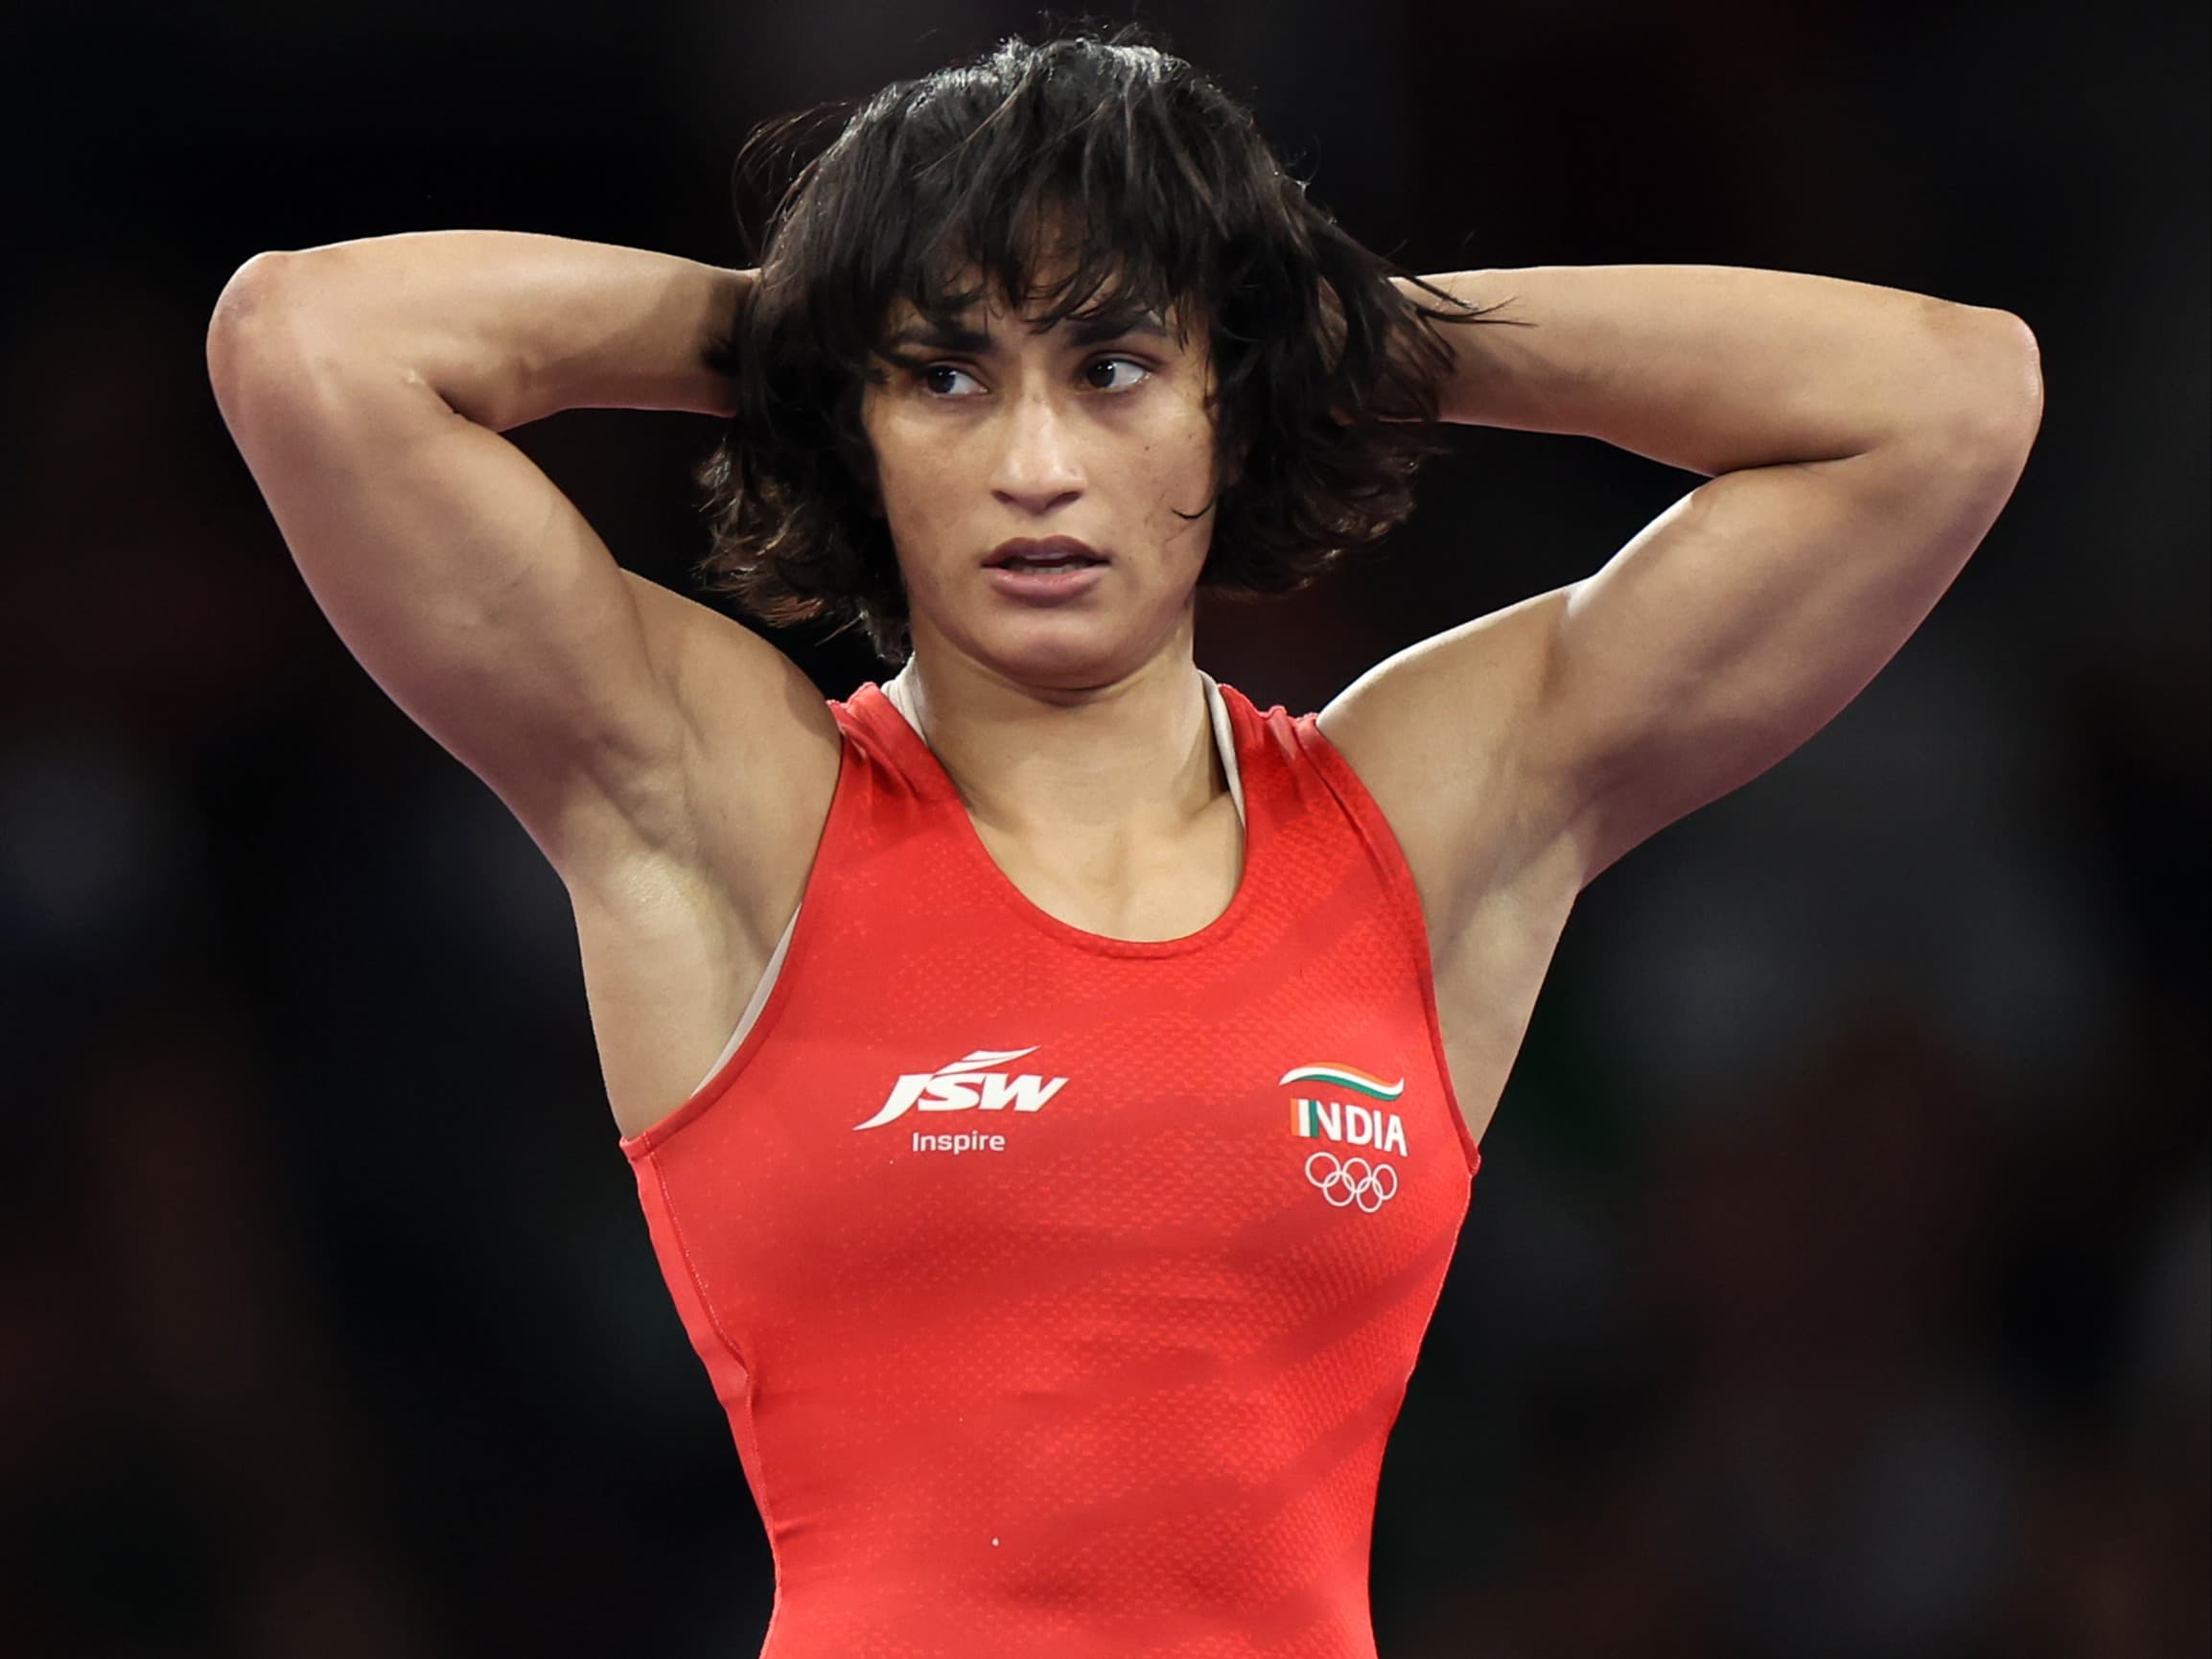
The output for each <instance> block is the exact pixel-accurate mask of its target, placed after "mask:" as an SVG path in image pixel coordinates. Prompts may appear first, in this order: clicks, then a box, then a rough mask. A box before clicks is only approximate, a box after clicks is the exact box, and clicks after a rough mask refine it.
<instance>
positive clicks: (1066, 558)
mask: <svg viewBox="0 0 2212 1659" xmlns="http://www.w3.org/2000/svg"><path fill="white" fill-rule="evenodd" d="M983 562H984V565H985V567H986V568H987V569H990V570H994V571H1016V572H1059V571H1080V570H1086V569H1088V568H1090V567H1091V566H1093V565H1103V564H1106V562H1107V561H1106V555H1105V554H1104V553H1102V552H1099V551H1098V550H1097V549H1094V548H1092V547H1091V546H1090V544H1089V543H1087V542H1080V541H1078V540H1076V538H1075V537H1073V536H1045V537H1043V538H1041V539H1037V540H1032V539H1030V538H1028V537H1016V538H1015V539H1013V540H1012V541H1005V542H1001V543H999V544H998V546H997V547H995V548H993V549H991V552H990V558H988V559H986V560H984V561H983Z"/></svg>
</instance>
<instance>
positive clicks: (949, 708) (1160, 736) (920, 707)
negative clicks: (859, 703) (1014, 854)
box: [897, 627, 1228, 836]
mask: <svg viewBox="0 0 2212 1659" xmlns="http://www.w3.org/2000/svg"><path fill="white" fill-rule="evenodd" d="M931 643H935V642H931ZM897 680H898V682H899V684H900V686H901V688H902V689H904V690H905V691H906V692H907V694H908V697H909V699H910V702H911V705H912V707H913V709H914V712H915V714H916V716H917V718H916V724H917V725H918V726H919V728H920V732H921V736H922V740H923V741H924V742H926V743H927V744H928V745H929V747H930V749H931V750H932V751H933V752H934V753H935V754H936V756H937V759H938V762H939V764H941V765H942V766H943V768H944V770H945V774H946V776H948V777H949V778H951V780H952V782H953V784H954V786H955V787H957V788H958V789H959V791H960V795H961V800H962V802H963V804H964V805H965V806H966V807H967V810H968V813H969V815H970V816H971V817H973V818H974V819H975V820H976V822H977V823H978V824H980V825H984V826H988V827H989V828H991V829H994V830H1002V831H1005V832H1006V833H1009V834H1014V835H1022V836H1028V835H1032V834H1036V835H1044V836H1067V835H1071V834H1077V835H1080V834H1083V833H1084V832H1086V831H1088V832H1091V833H1098V832H1105V833H1107V834H1116V835H1118V834H1122V833H1127V832H1129V831H1131V830H1134V831H1139V832H1142V831H1144V830H1173V829H1176V828H1178V827H1180V826H1181V825H1184V824H1187V823H1188V822H1189V821H1190V820H1191V819H1193V818H1195V817H1196V816H1197V815H1198V814H1199V813H1200V812H1201V811H1203V810H1204V809H1205V808H1206V807H1207V806H1210V805H1211V804H1212V803H1213V802H1214V801H1215V800H1216V799H1218V798H1220V797H1222V796H1224V795H1226V794H1227V792H1228V780H1227V778H1226V776H1225V775H1224V774H1223V772H1222V765H1221V758H1220V756H1219V755H1217V754H1216V753H1215V748H1214V737H1213V730H1212V726H1211V723H1210V719H1209V716H1208V712H1207V707H1206V698H1205V689H1204V682H1203V680H1202V679H1201V678H1200V677H1199V670H1198V666H1197V664H1195V663H1194V662H1193V661H1192V660H1191V635H1190V631H1189V629H1188V628H1187V627H1186V628H1185V629H1183V630H1182V631H1181V632H1180V633H1179V634H1178V636H1177V637H1176V640H1175V641H1174V642H1173V644H1172V646H1171V648H1170V649H1167V650H1164V651H1162V652H1160V653H1159V654H1157V655H1155V656H1154V657H1153V658H1152V659H1150V660H1149V661H1147V662H1146V663H1145V664H1144V665H1143V666H1141V667H1139V668H1138V669H1137V670H1136V671H1135V672H1133V673H1131V674H1129V676H1127V677H1126V678H1124V679H1121V680H1116V681H1113V682H1110V683H1108V684H1106V685H1102V686H1096V687H1086V688H1084V689H1082V690H1074V691H1070V690H1060V689H1043V688H1038V687H1032V686H1024V685H1022V684H1020V683H1019V682H1017V681H1013V680H1011V679H1009V678H1007V677H1006V676H1004V675H1002V674H1000V673H997V672H995V671H993V670H991V669H989V668H986V667H984V666H982V665H979V664H976V663H973V662H969V661H966V660H965V659H963V658H962V657H960V656H959V655H958V653H956V652H954V651H951V650H934V651H933V650H929V649H926V648H924V645H923V643H922V642H921V641H919V640H918V641H917V649H916V652H915V655H914V656H913V657H912V658H911V659H910V660H909V661H908V663H907V665H906V666H905V667H904V668H903V669H901V670H900V671H899V673H898V675H897Z"/></svg>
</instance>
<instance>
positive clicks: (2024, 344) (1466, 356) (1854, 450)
mask: <svg viewBox="0 0 2212 1659" xmlns="http://www.w3.org/2000/svg"><path fill="white" fill-rule="evenodd" d="M1427 280H1428V281H1429V282H1431V283H1432V284H1433V285H1434V286H1435V287H1437V288H1440V289H1442V290H1443V291H1444V292H1447V293H1449V294H1451V295H1453V296H1454V297H1455V298H1456V299H1460V300H1464V301H1469V302H1472V303H1473V304H1475V305H1478V306H1480V307H1483V308H1485V310H1488V308H1491V307H1495V308H1497V309H1496V310H1495V311H1494V312H1493V313H1491V315H1494V316H1495V317H1496V318H1497V319H1498V320H1499V321H1501V322H1503V323H1506V324H1513V323H1521V324H1526V325H1532V326H1524V327H1512V326H1506V327H1495V326H1479V327H1455V326H1447V327H1445V328H1444V330H1443V334H1444V338H1445V339H1446V340H1447V341H1449V342H1450V343H1451V345H1452V347H1453V350H1454V354H1455V360H1456V361H1455V364H1454V367H1453V370H1452V374H1451V376H1450V378H1449V379H1448V380H1447V382H1446V383H1445V385H1444V386H1443V388H1442V399H1441V404H1442V413H1443V416H1444V418H1445V419H1446V420H1448V421H1457V422H1462V423H1465V424H1468V425H1472V426H1497V427H1514V428H1518V429H1520V430H1522V431H1525V432H1573V433H1577V434H1580V435H1582V436H1585V437H1594V438H1602V439H1603V440H1604V441H1605V442H1607V443H1609V444H1614V445H1617V446H1618V447H1619V448H1621V449H1624V450H1633V451H1634V452H1635V453H1636V454H1638V455H1640V456H1649V457H1650V458H1651V459H1653V460H1656V461H1664V462H1665V463H1666V464H1667V465H1668V466H1674V467H1680V468H1682V469H1683V470H1684V471H1686V472H1693V473H1702V474H1704V475H1705V476H1706V477H1708V478H1712V477H1715V476H1717V475H1718V474H1721V473H1733V472H1741V471H1743V470H1744V469H1746V468H1748V467H1766V466H1779V465H1783V464H1786V463H1788V462H1791V461H1828V460H1843V459H1846V458H1848V457H1850V456H1858V455H1864V454H1866V453H1867V452H1868V451H1870V450H1872V449H1874V448H1876V447H1878V446H1880V445H1883V444H1889V443H1899V442H1902V443H1908V444H1916V445H1926V444H1931V443H1933V444H1941V445H1952V444H1956V443H1959V442H1962V441H1963V442H1967V443H1969V444H1980V443H1984V442H1986V441H1989V440H1991V439H1995V440H1997V441H1999V442H2000V444H2003V445H2006V446H2007V447H2011V448H2014V449H2016V450H2018V451H2019V452H2020V453H2021V454H2023V455H2024V453H2025V450H2026V443H2027V440H2028V439H2029V438H2031V437H2033V435H2034V433H2035V430H2036V421H2037V412H2038V411H2039V410H2040V409H2041V405H2042V386H2041V382H2040V379H2039V376H2038V374H2037V352H2036V339H2035V336H2034V335H2032V334H2030V333H2029V332H2028V325H2027V324H2026V323H2024V322H2022V321H2021V320H2020V319H2019V318H2018V317H2016V316H2014V315H2012V314H2011V313H2009V312H2003V311H1989V310H1984V309H1983V308H1981V307H1978V306H1969V305H1954V304H1952V303H1951V302H1950V301H1948V300H1941V299H1931V298H1930V297H1929V296H1927V295H1926V294H1921V293H1907V292H1904V291H1902V290H1901V289H1895V288H1875V287H1874V286H1872V285H1871V284H1868V283H1863V282H1844V281H1840V280H1838V279H1837V278H1834V277H1828V276H1804V275H1800V274H1798V273H1797V272H1794V271H1786V270H1745V269H1739V268H1737V267H1735V266H1722V265H1587V266H1572V265H1569V266H1548V267H1537V268H1535V269H1527V270H1465V271H1455V272H1453V273H1451V274H1449V275H1443V276H1432V277H1430V278H1428V279H1427ZM1406 286H1409V285H1404V284H1401V287H1406ZM1415 297H1425V296H1420V295H1417V294H1416V296H1415Z"/></svg>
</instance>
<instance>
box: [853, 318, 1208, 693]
mask: <svg viewBox="0 0 2212 1659" xmlns="http://www.w3.org/2000/svg"><path fill="white" fill-rule="evenodd" d="M886 351H887V353H888V355H889V356H890V357H891V358H892V359H893V362H890V363H889V364H881V363H878V364H876V365H873V366H874V371H875V372H872V374H871V376H870V381H869V384H868V385H867V386H866V388H865V390H864V392H863V395H862V402H861V424H862V426H863V427H864V428H865V429H866V431H867V433H868V437H869V441H870V444H871V445H872V447H873V451H874V459H875V470H876V485H877V489H878V491H879V499H880V501H881V503H882V508H883V512H884V516H885V518H886V520H887V522H888V524H889V526H890V530H891V539H892V543H893V545H894V546H895V547H896V549H897V553H898V564H899V570H900V572H901V574H902V575H903V576H904V578H905V582H906V593H907V599H908V604H909V607H910V609H911V613H912V618H913V629H914V642H915V649H916V650H917V652H919V653H924V654H926V655H932V656H933V655H935V654H936V653H938V652H939V651H941V650H943V649H945V648H947V647H949V648H950V649H951V650H952V651H954V652H956V653H958V654H959V655H961V656H963V657H966V658H967V659H969V660H970V661H973V662H975V663H977V664H979V665H981V666H986V667H988V668H989V669H990V670H991V671H993V672H996V673H998V674H1001V675H1003V676H1005V677H1007V678H1008V679H1011V680H1013V681H1014V682H1016V683H1019V684H1023V685H1033V686H1038V687H1046V688H1051V689H1061V690H1074V689H1085V688H1089V687H1095V686H1103V685H1107V684H1111V683H1113V682H1114V681H1117V680H1120V679H1122V678H1124V677H1126V676H1128V675H1129V674H1130V673H1133V672H1134V671H1135V670H1136V669H1138V668H1139V667H1141V666H1144V665H1145V664H1146V663H1147V662H1149V661H1151V660H1152V659H1153V657H1154V656H1156V655H1157V654H1158V653H1159V652H1160V651H1162V650H1164V649H1168V648H1170V647H1171V646H1172V645H1173V643H1175V641H1176V638H1177V635H1178V631H1179V630H1181V629H1183V628H1184V627H1185V626H1186V625H1187V623H1188V620H1189V617H1190V614H1191V606H1192V595H1193V593H1194V591H1195V590H1196V588H1197V585H1198V579H1199V568H1200V567H1201V566H1202V565H1203V564H1204V563H1205V558H1206V549H1207V546H1208V544H1209V543H1210V542H1211V540H1212V538H1213V525H1214V515H1213V513H1212V511H1211V510H1210V507H1211V502H1212V497H1213V454H1214V432H1213V421H1212V418H1211V415H1210V412H1209V411H1208V409H1207V408H1206V394H1207V390H1208V375H1209V373H1210V363H1209V361H1208V354H1207V350H1206V344H1205V338H1204V334H1203V332H1202V331H1201V330H1199V329H1195V328H1194V329H1191V330H1189V331H1188V336H1187V338H1186V339H1177V338H1176V328H1175V319H1174V318H1173V317H1169V318H1161V317H1158V316H1153V315H1143V316H1141V317H1139V318H1137V319H1136V320H1134V321H1129V320H1128V319H1126V318H1121V319H1111V318H1109V319H1106V320H1104V321H1088V322H1086V321H1085V320H1083V318H1080V317H1075V318H1069V319H1066V320H1063V321H1061V322H1059V323H1056V324H1054V325H1053V326H1052V327H1050V328H1047V329H1045V330H1043V331H1041V332H1039V331H1037V330H1036V329H1034V328H1033V327H1032V326H1031V323H1030V321H1029V320H1028V319H1027V318H1025V317H1024V316H1022V315H1019V314H1017V313H1014V312H1012V311H1009V310H1008V309H1006V308H1005V307H1004V306H1002V305H1000V304H997V303H993V304H991V305H990V306H988V307H987V306H978V307H976V308H975V309H973V310H972V311H970V312H969V313H968V314H967V315H964V316H963V317H961V318H960V319H959V327H958V329H957V330H956V331H954V332H952V333H950V334H941V333H939V332H938V331H937V330H935V329H934V328H932V327H931V326H930V325H929V324H928V323H926V322H925V321H924V320H923V319H922V318H921V316H920V315H919V314H917V313H916V312H914V311H913V310H912V309H911V308H910V307H907V306H905V305H904V304H903V302H902V303H901V305H900V307H899V309H898V311H897V313H896V315H894V316H893V317H892V319H891V326H890V331H889V336H888V340H887V344H886ZM1201 509H1209V510H1204V511H1201ZM1178 513H1188V514H1197V515H1198V516H1197V517H1195V518H1188V519H1186V518H1181V517H1177V514H1178Z"/></svg>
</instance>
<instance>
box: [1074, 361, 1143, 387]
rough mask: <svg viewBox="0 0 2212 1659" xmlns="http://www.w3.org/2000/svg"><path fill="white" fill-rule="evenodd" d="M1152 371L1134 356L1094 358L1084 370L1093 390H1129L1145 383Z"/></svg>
mask: <svg viewBox="0 0 2212 1659" xmlns="http://www.w3.org/2000/svg"><path fill="white" fill-rule="evenodd" d="M1152 372H1153V371H1152V370H1151V369H1150V368H1148V367H1146V366H1145V365H1144V364H1143V363H1141V362H1137V360H1136V359H1135V358H1133V357H1099V358H1093V359H1091V361H1090V362H1087V363H1085V364H1083V379H1084V380H1085V381H1086V382H1087V383H1088V384H1089V386H1090V388H1091V389H1092V390H1093V391H1129V390H1130V389H1131V388H1132V387H1135V386H1142V385H1144V383H1145V382H1146V381H1147V380H1148V379H1150V378H1151V376H1152Z"/></svg>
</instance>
